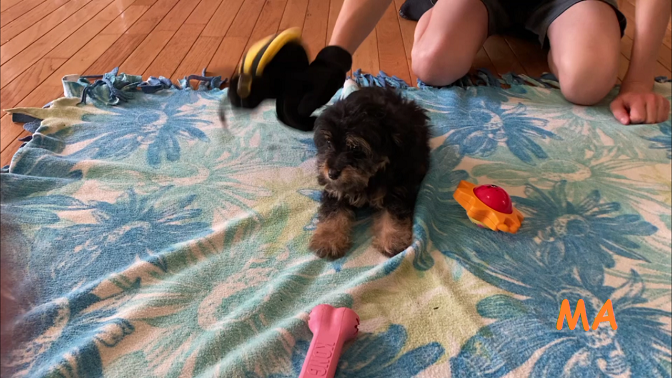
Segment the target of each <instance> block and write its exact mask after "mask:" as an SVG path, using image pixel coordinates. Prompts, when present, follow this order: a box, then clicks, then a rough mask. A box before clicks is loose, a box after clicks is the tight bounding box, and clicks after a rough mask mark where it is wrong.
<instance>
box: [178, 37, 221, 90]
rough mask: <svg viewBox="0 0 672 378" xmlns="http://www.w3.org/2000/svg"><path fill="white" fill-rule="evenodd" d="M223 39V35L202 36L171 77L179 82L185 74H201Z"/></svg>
mask: <svg viewBox="0 0 672 378" xmlns="http://www.w3.org/2000/svg"><path fill="white" fill-rule="evenodd" d="M223 39H224V38H223V37H204V36H200V37H199V38H198V39H197V40H196V42H195V43H194V45H193V47H192V48H191V50H190V51H189V53H187V56H186V57H185V58H184V60H182V63H180V66H179V67H177V70H175V73H173V75H172V77H171V79H172V80H173V81H175V82H177V81H179V80H180V79H183V78H184V77H185V76H189V75H194V74H197V75H200V74H201V71H203V69H204V68H207V67H208V64H209V63H210V60H211V59H212V56H213V55H214V54H215V51H216V49H215V48H214V46H219V45H220V43H221V42H222V40H223Z"/></svg>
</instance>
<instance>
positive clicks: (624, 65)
mask: <svg viewBox="0 0 672 378" xmlns="http://www.w3.org/2000/svg"><path fill="white" fill-rule="evenodd" d="M629 65H630V62H629V61H628V59H627V58H626V57H625V55H623V54H621V56H620V57H619V59H618V78H619V79H620V80H621V81H622V80H623V78H625V74H626V73H628V66H629Z"/></svg>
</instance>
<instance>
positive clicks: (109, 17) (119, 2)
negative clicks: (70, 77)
mask: <svg viewBox="0 0 672 378" xmlns="http://www.w3.org/2000/svg"><path fill="white" fill-rule="evenodd" d="M133 2H134V0H114V2H112V4H110V5H108V6H107V7H106V8H105V9H103V10H102V11H101V12H100V13H98V14H97V15H95V16H94V17H93V18H92V19H91V20H89V21H88V22H87V23H86V24H84V26H82V27H81V28H79V29H78V30H77V32H76V33H72V34H71V35H70V36H69V37H68V38H66V39H65V40H64V41H63V42H61V43H60V44H59V45H58V46H56V47H55V48H54V49H53V50H51V51H49V52H48V53H47V54H46V55H45V57H52V58H66V59H67V58H70V57H71V56H73V55H74V54H75V53H77V51H79V49H81V48H82V47H83V46H84V45H85V44H86V43H87V42H89V41H90V40H91V39H92V38H93V37H95V36H96V35H97V34H98V33H100V32H101V31H102V30H104V29H105V28H106V27H107V26H108V25H109V24H110V23H112V22H113V21H114V20H116V19H117V18H119V17H120V16H122V15H123V14H124V13H125V12H126V10H127V9H128V8H129V7H132V4H133ZM147 8H148V7H142V8H137V9H136V8H133V9H132V10H131V11H139V12H144V11H146V10H147Z"/></svg>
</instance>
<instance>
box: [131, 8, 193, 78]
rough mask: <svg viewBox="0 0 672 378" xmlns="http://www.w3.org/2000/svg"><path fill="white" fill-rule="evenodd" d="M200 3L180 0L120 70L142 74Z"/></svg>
mask: <svg viewBox="0 0 672 378" xmlns="http://www.w3.org/2000/svg"><path fill="white" fill-rule="evenodd" d="M199 3H200V1H194V0H180V2H179V3H177V5H176V6H175V7H173V9H171V11H170V12H168V14H167V15H166V17H164V18H163V20H161V22H159V24H158V25H157V26H156V28H154V30H152V32H151V33H149V35H148V36H147V38H145V40H144V41H143V42H142V43H141V44H140V46H138V48H137V49H135V51H133V52H132V53H131V55H130V56H129V57H128V58H127V59H126V60H125V61H124V62H123V63H122V64H121V66H120V68H119V70H120V71H121V72H128V73H131V74H135V75H137V74H140V75H142V73H143V72H145V70H147V68H148V67H149V66H150V64H151V63H152V62H153V61H154V59H155V58H156V57H157V56H158V55H159V54H160V53H161V52H162V50H163V49H164V47H166V45H167V44H168V42H169V41H170V40H171V38H173V36H174V35H175V33H176V32H177V30H178V29H179V28H180V27H181V25H182V23H183V22H185V21H186V20H187V18H189V16H190V15H191V13H192V12H193V11H194V9H195V8H196V6H198V4H199Z"/></svg>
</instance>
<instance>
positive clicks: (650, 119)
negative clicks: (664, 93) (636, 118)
mask: <svg viewBox="0 0 672 378" xmlns="http://www.w3.org/2000/svg"><path fill="white" fill-rule="evenodd" d="M644 101H646V120H645V121H644V123H656V119H657V118H658V98H657V97H656V95H655V94H653V93H651V94H649V95H646V97H645V100H644Z"/></svg>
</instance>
